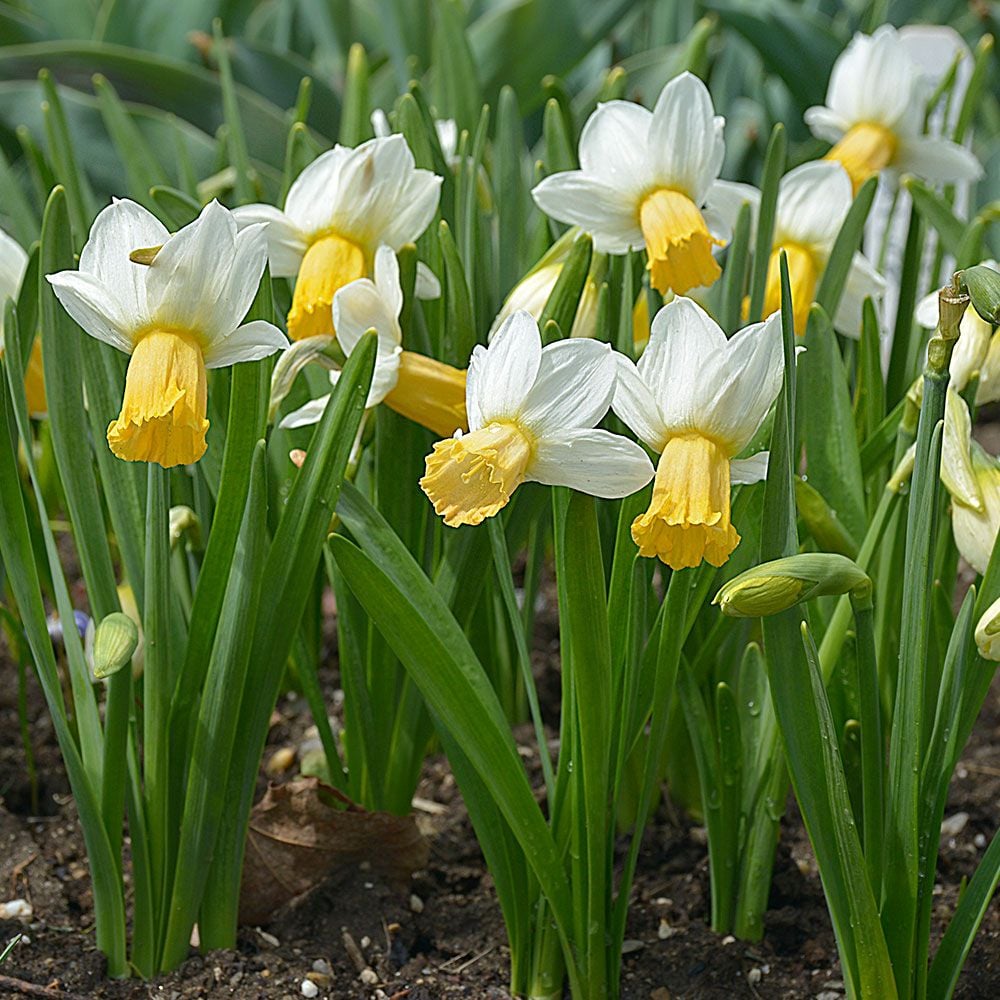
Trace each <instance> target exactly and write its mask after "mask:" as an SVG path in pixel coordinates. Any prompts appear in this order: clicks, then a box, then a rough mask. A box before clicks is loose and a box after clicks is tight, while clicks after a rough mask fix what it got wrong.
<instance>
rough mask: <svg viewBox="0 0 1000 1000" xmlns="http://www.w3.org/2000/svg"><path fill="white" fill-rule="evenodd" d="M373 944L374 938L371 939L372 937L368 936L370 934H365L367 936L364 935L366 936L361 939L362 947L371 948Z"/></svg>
mask: <svg viewBox="0 0 1000 1000" xmlns="http://www.w3.org/2000/svg"><path fill="white" fill-rule="evenodd" d="M371 944H372V939H371V938H370V937H369V936H368V935H367V934H366V935H365V936H364V937H363V938H362V939H361V947H362V948H370V947H371Z"/></svg>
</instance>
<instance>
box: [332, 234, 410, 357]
mask: <svg viewBox="0 0 1000 1000" xmlns="http://www.w3.org/2000/svg"><path fill="white" fill-rule="evenodd" d="M390 253H391V251H390ZM333 324H334V327H335V328H336V330H337V340H338V341H339V342H340V346H341V347H342V348H343V350H344V353H345V354H350V353H351V352H352V351H353V350H354V348H355V347H357V345H358V341H359V340H361V338H362V337H363V336H364V334H365V333H367V332H368V331H369V330H371V329H374V330H375V332H376V333H377V334H378V353H379V354H380V355H382V354H391V353H392V352H393V351H397V350H399V347H400V344H401V343H402V340H403V335H402V332H401V331H400V329H399V321H398V320H397V318H396V316H395V315H394V314H393V313H392V312H391V310H390V306H389V305H388V303H387V302H386V300H385V298H384V297H383V296H382V294H381V292H380V290H379V289H378V288H377V287H376V285H375V282H373V281H371V280H370V279H369V278H359V279H358V280H357V281H352V282H350V283H349V284H347V285H344V287H343V288H339V289H338V290H337V293H336V294H335V295H334V297H333Z"/></svg>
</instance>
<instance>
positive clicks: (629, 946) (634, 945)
mask: <svg viewBox="0 0 1000 1000" xmlns="http://www.w3.org/2000/svg"><path fill="white" fill-rule="evenodd" d="M645 947H646V944H645V942H644V941H637V940H636V939H635V938H627V939H626V940H624V941H622V954H623V955H631V954H632V953H633V952H636V951H642V949H643V948H645Z"/></svg>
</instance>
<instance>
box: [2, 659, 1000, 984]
mask: <svg viewBox="0 0 1000 1000" xmlns="http://www.w3.org/2000/svg"><path fill="white" fill-rule="evenodd" d="M2 676H3V677H4V678H5V687H4V688H3V689H2V690H0V903H2V902H4V901H6V900H8V899H13V898H17V897H23V898H26V899H28V900H29V901H30V902H31V904H32V907H33V911H34V914H33V917H32V918H31V920H30V922H29V923H28V924H27V925H23V926H22V925H21V924H19V923H17V922H13V921H9V922H6V923H4V922H0V945H2V944H3V943H5V942H6V941H7V940H8V939H9V938H11V937H12V936H13V935H14V934H15V933H17V932H22V933H23V934H24V935H25V937H24V938H23V939H22V941H21V943H20V944H19V945H18V946H17V947H16V948H15V950H14V952H13V954H12V955H11V957H10V958H9V959H8V960H7V962H5V963H4V964H3V965H2V966H0V974H2V975H4V976H7V977H12V978H13V979H16V980H19V981H22V985H19V986H17V987H16V988H14V987H13V985H12V984H10V983H6V984H5V981H4V980H3V979H2V978H0V997H3V998H6V997H12V998H13V997H21V996H24V995H25V993H24V992H23V990H24V988H25V986H24V985H23V984H35V988H36V990H38V992H35V993H34V994H32V995H35V996H50V997H59V996H63V997H65V996H67V995H70V994H72V995H75V996H77V997H87V998H106V1000H123V998H145V997H151V998H152V997H156V998H159V1000H189V998H195V997H233V998H245V1000H251V998H252V1000H276V998H283V1000H285V998H288V1000H291V998H295V997H301V996H302V995H303V994H302V992H301V984H302V981H303V979H305V978H306V977H307V976H310V975H311V976H312V978H313V980H314V981H315V982H316V984H317V986H318V987H319V992H318V996H319V997H320V998H328V1000H347V998H351V1000H354V998H379V1000H384V998H394V1000H402V998H404V997H405V998H408V1000H431V998H436V997H468V998H473V1000H480V998H481V1000H490V998H497V1000H499V998H503V997H507V995H508V994H507V992H506V988H505V984H506V976H507V962H508V953H507V949H506V946H505V943H504V932H503V924H502V921H501V919H500V912H499V909H498V907H497V904H496V900H495V897H494V894H493V888H492V882H491V880H490V876H489V875H488V874H487V872H486V871H485V868H484V865H483V861H482V857H481V855H480V853H479V850H478V848H477V845H476V841H475V838H474V837H473V833H472V829H471V827H470V825H469V822H468V818H467V815H466V812H465V809H464V807H463V805H462V801H461V797H460V796H459V794H458V791H457V788H456V786H455V782H454V779H453V777H452V775H451V773H450V771H449V770H448V766H447V762H446V761H445V760H444V759H443V758H441V757H435V758H432V759H430V760H428V761H427V764H426V767H425V770H424V775H423V780H422V782H421V786H420V788H419V790H418V796H419V800H421V801H422V808H421V809H419V810H418V819H419V822H420V824H421V827H422V829H423V830H424V832H425V833H426V834H427V836H428V837H429V839H430V843H431V859H430V862H429V864H428V866H427V868H426V870H425V871H422V872H419V873H418V874H417V876H416V877H415V878H414V880H413V884H412V887H411V893H403V894H400V893H399V891H398V890H391V889H389V888H388V887H387V886H386V885H384V884H382V883H381V882H380V880H379V879H378V878H376V877H375V876H374V875H372V873H370V872H366V871H361V870H359V871H355V872H352V873H350V874H349V875H341V876H340V877H338V878H336V879H331V880H328V881H327V882H326V883H324V884H322V885H321V886H320V887H319V888H317V889H316V890H315V891H313V892H312V893H310V894H308V895H307V896H306V897H304V898H303V899H301V900H299V901H297V902H296V903H293V904H292V905H290V906H288V907H286V908H285V909H284V910H283V911H282V912H280V913H279V914H277V916H276V918H275V920H274V921H273V922H272V923H271V924H270V925H269V926H268V927H266V928H264V930H263V931H261V930H260V929H256V928H245V929H243V930H242V931H241V934H240V939H239V947H238V949H237V950H236V951H234V952H215V953H211V954H208V955H205V956H195V955H194V953H193V952H192V955H193V956H194V957H192V958H190V959H189V960H188V962H187V963H185V965H184V966H182V967H181V968H180V969H179V970H177V971H176V972H175V973H173V974H172V975H169V976H165V977H162V978H161V979H158V980H157V981H156V982H154V983H141V982H138V981H126V982H109V981H107V980H106V979H104V977H103V961H102V958H101V956H100V955H99V954H98V953H97V952H96V950H95V948H94V942H93V934H92V926H91V922H92V913H91V895H90V889H89V879H88V873H87V867H86V859H85V856H84V850H83V842H82V837H81V836H80V831H79V827H78V824H77V819H76V813H75V811H74V807H73V803H72V799H71V797H70V796H69V795H68V794H67V793H68V789H67V785H66V780H65V777H64V774H63V771H62V767H61V763H60V760H59V755H58V752H57V750H56V748H55V746H54V740H53V736H52V732H51V726H50V725H49V722H48V718H47V715H46V713H45V711H44V707H43V705H42V703H41V698H40V696H39V695H38V692H37V691H36V690H35V689H34V686H33V682H31V684H32V687H31V691H30V692H29V694H30V698H29V712H30V716H31V720H30V721H31V737H32V745H33V748H34V752H35V754H36V757H37V765H38V772H39V782H40V795H39V801H38V807H37V809H33V807H32V803H31V794H30V789H29V785H28V781H27V777H26V770H25V758H24V751H23V748H22V746H21V742H20V736H19V729H18V720H17V711H16V687H15V685H14V683H13V679H14V677H15V676H16V675H15V673H14V670H13V668H11V667H10V666H9V661H7V662H6V663H4V664H3V670H2ZM8 678H9V679H10V683H8V682H7V679H8ZM329 681H330V685H329V686H330V687H331V689H332V683H333V679H332V677H331V678H329ZM279 712H280V714H281V717H282V719H281V722H280V723H279V724H278V725H276V727H275V728H274V730H273V731H272V743H273V744H274V748H276V747H277V746H280V745H288V744H295V743H297V742H299V741H300V740H301V737H302V734H303V732H304V730H305V728H306V727H307V726H308V724H309V722H310V720H309V717H308V713H307V712H304V711H303V709H302V702H301V700H300V699H291V700H289V699H285V700H283V701H282V703H281V705H280V706H279ZM529 735H530V734H529V733H528V732H527V731H525V732H524V733H523V736H524V743H525V744H526V745H525V747H524V754H525V757H526V760H527V762H528V764H529V766H531V764H532V754H533V751H532V750H531V749H530V748H529V744H530V743H531V740H530V738H529ZM269 752H271V751H269ZM535 763H537V762H535ZM998 796H1000V685H994V690H993V691H992V692H991V694H990V697H989V700H988V702H987V706H986V708H985V709H984V712H983V715H982V717H981V719H980V720H979V724H978V726H977V729H976V732H975V734H974V736H973V739H972V741H971V742H970V744H969V746H968V747H967V748H966V752H965V754H964V756H963V759H962V762H961V764H960V766H959V768H958V772H957V774H956V777H955V781H954V784H953V788H952V794H951V801H950V803H949V807H948V812H947V815H948V816H949V817H955V816H956V814H959V813H967V814H968V819H967V821H966V822H965V824H964V826H963V827H962V829H961V830H960V831H959V832H957V833H956V834H955V835H954V836H953V837H948V838H946V839H945V841H944V843H943V845H942V857H941V862H940V865H939V879H940V884H939V886H938V887H937V888H936V890H935V892H936V893H937V894H938V906H937V918H938V922H939V924H940V923H942V922H943V921H944V920H946V918H947V917H948V915H950V912H951V910H952V908H953V907H954V904H955V899H956V896H957V893H958V887H959V884H960V882H961V880H962V879H963V878H966V877H968V876H969V875H971V873H972V871H973V870H974V867H975V864H976V862H977V860H978V858H979V857H980V856H981V854H982V851H983V849H984V847H985V844H986V843H987V842H988V840H989V838H990V837H991V836H992V835H993V832H994V829H995V827H996V825H997V822H998V819H1000V810H998V806H997V803H998ZM36 812H37V813H40V815H35V813H36ZM954 825H955V826H959V825H961V824H960V823H959V822H958V821H957V820H956V821H954ZM634 899H635V902H634V905H633V907H632V910H631V915H630V919H629V926H628V934H627V937H628V939H629V940H628V944H627V948H626V951H627V954H626V956H625V958H624V960H623V975H624V979H623V995H624V997H626V998H629V1000H669V998H680V997H686V998H701V1000H713V998H720V1000H722V998H725V1000H736V998H743V997H747V998H750V997H767V998H772V997H773V998H800V997H822V998H823V1000H837V998H838V997H841V996H843V992H844V987H843V981H842V978H841V974H840V970H839V965H838V963H837V959H836V950H835V947H834V942H833V935H832V932H831V930H830V924H829V919H828V916H827V911H826V906H825V903H824V901H823V894H822V890H821V888H820V883H819V878H818V876H817V873H816V870H815V864H814V861H813V858H812V854H811V851H810V848H809V844H808V841H807V839H806V837H805V833H804V830H803V828H802V824H801V821H800V820H799V818H798V815H797V813H796V812H795V809H794V804H792V808H791V809H790V811H789V815H788V817H787V818H786V820H785V822H784V827H783V831H782V840H781V846H780V847H779V853H778V860H777V866H776V875H775V880H774V888H773V891H772V895H771V908H770V910H769V912H768V914H767V920H766V935H765V938H764V940H763V941H762V942H760V943H759V944H747V943H745V942H742V941H736V940H733V939H732V938H729V937H726V938H722V937H719V936H718V935H716V934H713V933H712V932H711V931H710V930H709V928H708V926H707V918H708V907H709V879H708V866H707V860H706V851H705V845H704V831H703V830H702V829H701V828H700V827H697V826H694V825H693V824H692V823H691V822H690V821H689V820H688V819H687V818H685V817H684V816H678V815H677V814H676V811H675V810H673V809H672V808H671V807H670V804H669V803H666V804H665V805H663V806H662V807H661V809H660V812H659V814H658V816H657V818H656V822H655V823H654V824H653V825H652V827H651V829H650V830H649V831H648V832H647V835H646V838H645V842H644V845H643V850H642V853H641V857H640V862H639V869H638V872H637V875H636V880H635V889H634ZM348 937H349V939H350V941H349V942H348V941H347V939H348ZM345 942H346V943H345ZM351 943H353V944H354V945H355V946H356V949H350V947H349V945H350V944H351ZM352 950H353V951H354V954H355V960H352V958H351V957H350V954H351V951H352ZM358 952H360V959H361V961H360V962H357V961H356V960H357V959H358V958H359V956H358V954H357V953H358ZM366 963H367V969H368V970H370V971H366V972H365V973H364V974H365V976H366V977H367V978H368V979H369V980H371V979H373V978H374V979H375V981H374V982H369V983H366V982H364V981H363V980H362V979H361V974H362V969H363V968H365V964H366ZM359 966H360V967H359ZM307 989H308V988H307ZM956 996H958V997H963V998H966V1000H968V998H987V997H997V996H1000V912H998V906H997V903H996V902H994V903H993V904H992V905H991V907H990V910H989V912H988V913H987V916H986V919H985V921H984V924H983V927H982V929H981V931H980V934H979V937H978V939H977V941H976V944H975V947H974V948H973V950H972V953H971V955H970V957H969V961H968V963H967V966H966V970H965V972H964V974H963V977H962V980H961V982H960V984H959V988H958V991H957V993H956Z"/></svg>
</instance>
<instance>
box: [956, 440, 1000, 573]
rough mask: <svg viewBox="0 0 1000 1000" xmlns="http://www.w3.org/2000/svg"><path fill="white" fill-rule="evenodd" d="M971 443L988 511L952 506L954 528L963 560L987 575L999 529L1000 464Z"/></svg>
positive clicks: (960, 504)
mask: <svg viewBox="0 0 1000 1000" xmlns="http://www.w3.org/2000/svg"><path fill="white" fill-rule="evenodd" d="M971 444H972V448H971V450H972V465H973V468H974V469H975V473H976V480H977V482H978V484H979V488H980V492H981V495H982V499H983V504H984V506H985V508H986V509H985V511H984V512H980V511H977V510H976V509H975V508H973V507H970V506H966V505H965V504H963V503H961V502H958V501H957V500H956V502H955V503H953V504H952V505H951V526H952V530H953V532H954V534H955V544H956V545H957V546H958V551H959V552H961V553H962V558H963V559H965V561H966V562H967V563H968V564H969V565H970V566H971V567H972V568H973V569H974V570H975V571H976V572H977V573H985V572H986V567H987V566H988V565H989V561H990V555H991V554H992V552H993V546H994V545H995V544H996V539H997V531H998V529H1000V464H998V463H997V460H996V459H995V458H993V456H992V455H988V454H987V453H986V452H985V451H984V450H983V449H982V447H981V446H980V445H979V444H978V443H977V442H976V441H973V442H972V443H971Z"/></svg>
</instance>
